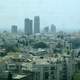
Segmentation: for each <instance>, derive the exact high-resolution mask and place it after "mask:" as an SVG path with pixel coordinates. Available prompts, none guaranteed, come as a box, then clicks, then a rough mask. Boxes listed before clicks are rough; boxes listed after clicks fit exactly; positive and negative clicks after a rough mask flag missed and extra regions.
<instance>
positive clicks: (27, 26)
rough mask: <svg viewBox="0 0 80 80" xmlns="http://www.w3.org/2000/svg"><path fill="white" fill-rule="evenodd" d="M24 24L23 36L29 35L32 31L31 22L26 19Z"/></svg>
mask: <svg viewBox="0 0 80 80" xmlns="http://www.w3.org/2000/svg"><path fill="white" fill-rule="evenodd" d="M24 24H25V28H24V32H25V34H27V35H31V34H32V31H33V29H32V20H30V19H28V18H26V19H25V23H24Z"/></svg>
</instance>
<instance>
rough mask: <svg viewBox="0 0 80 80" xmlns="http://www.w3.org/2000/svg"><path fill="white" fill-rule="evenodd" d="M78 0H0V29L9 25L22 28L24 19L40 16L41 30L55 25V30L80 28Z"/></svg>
mask: <svg viewBox="0 0 80 80" xmlns="http://www.w3.org/2000/svg"><path fill="white" fill-rule="evenodd" d="M79 7H80V0H6V1H5V0H2V1H0V30H5V29H7V30H10V28H11V25H17V26H18V29H22V30H23V28H24V19H25V18H30V19H32V20H34V16H40V24H41V30H42V29H43V28H44V27H46V26H50V25H51V24H54V25H56V27H57V30H58V31H59V30H62V31H67V32H70V31H79V30H80V9H79Z"/></svg>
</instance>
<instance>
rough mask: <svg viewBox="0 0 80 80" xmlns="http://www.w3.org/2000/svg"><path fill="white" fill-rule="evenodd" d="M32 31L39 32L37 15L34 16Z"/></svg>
mask: <svg viewBox="0 0 80 80" xmlns="http://www.w3.org/2000/svg"><path fill="white" fill-rule="evenodd" d="M34 33H40V18H39V16H35V17H34Z"/></svg>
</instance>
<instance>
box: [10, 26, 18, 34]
mask: <svg viewBox="0 0 80 80" xmlns="http://www.w3.org/2000/svg"><path fill="white" fill-rule="evenodd" d="M11 32H12V33H17V25H12V27H11Z"/></svg>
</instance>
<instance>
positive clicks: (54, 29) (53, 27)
mask: <svg viewBox="0 0 80 80" xmlns="http://www.w3.org/2000/svg"><path fill="white" fill-rule="evenodd" d="M51 33H56V26H55V25H54V24H52V25H51Z"/></svg>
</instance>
